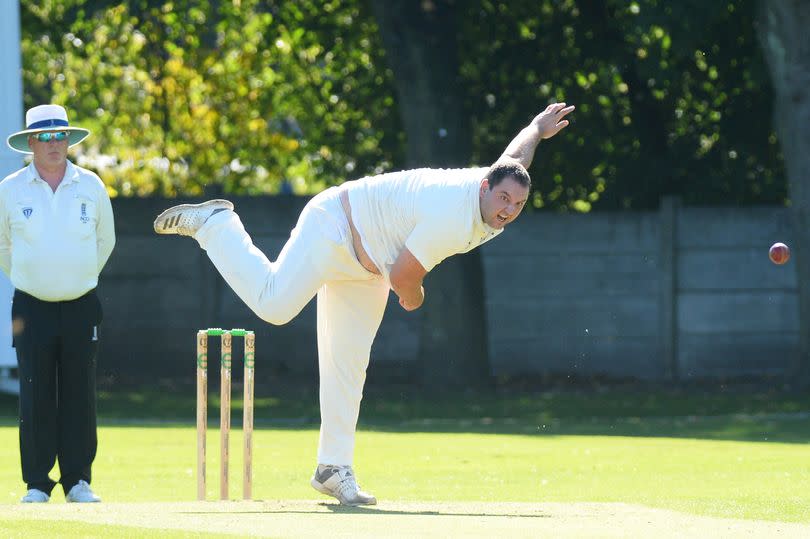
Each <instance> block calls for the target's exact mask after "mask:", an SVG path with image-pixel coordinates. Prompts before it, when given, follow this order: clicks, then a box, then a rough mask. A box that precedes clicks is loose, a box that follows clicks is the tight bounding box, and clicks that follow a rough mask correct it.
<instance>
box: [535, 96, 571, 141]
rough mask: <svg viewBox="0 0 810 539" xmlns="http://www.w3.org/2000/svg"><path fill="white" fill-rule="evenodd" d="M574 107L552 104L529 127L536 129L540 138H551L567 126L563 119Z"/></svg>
mask: <svg viewBox="0 0 810 539" xmlns="http://www.w3.org/2000/svg"><path fill="white" fill-rule="evenodd" d="M574 108H575V107H574V105H570V106H567V107H566V106H565V103H552V104H551V105H549V106H547V107H546V110H544V111H543V112H541V113H540V114H538V115H537V116H535V117H534V120H532V123H531V125H533V126H534V127H535V128H537V131H538V133H540V138H543V139H547V138H551V137H553V136H554V135H556V134H557V133H559V132H560V130H562V129H563V128H564V127H566V126H567V125H568V120H566V119H565V117H566V116H567V115H568V114H569V113H570V112H571V111H573V110H574Z"/></svg>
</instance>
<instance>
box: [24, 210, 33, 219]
mask: <svg viewBox="0 0 810 539" xmlns="http://www.w3.org/2000/svg"><path fill="white" fill-rule="evenodd" d="M22 212H23V215H25V218H26V219H28V218H29V217H31V214H32V213H34V209H33V208H23V209H22Z"/></svg>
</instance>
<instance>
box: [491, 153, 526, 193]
mask: <svg viewBox="0 0 810 539" xmlns="http://www.w3.org/2000/svg"><path fill="white" fill-rule="evenodd" d="M510 177H511V178H514V179H515V181H516V182H518V183H519V184H520V185H522V186H523V187H531V186H532V179H531V178H530V177H529V173H528V172H527V171H526V169H525V168H524V167H523V165H521V164H520V163H518V162H517V161H512V160H501V161H498V162H497V163H495V164H494V165H492V166H491V167H489V170H488V171H487V180H489V188H490V189H492V188H493V187H495V186H496V185H498V184H499V183H501V181H503V179H504V178H510Z"/></svg>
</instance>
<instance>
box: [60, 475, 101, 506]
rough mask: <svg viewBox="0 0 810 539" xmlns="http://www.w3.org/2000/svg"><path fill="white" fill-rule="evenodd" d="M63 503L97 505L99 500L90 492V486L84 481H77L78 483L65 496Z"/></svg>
mask: <svg viewBox="0 0 810 539" xmlns="http://www.w3.org/2000/svg"><path fill="white" fill-rule="evenodd" d="M65 501H66V502H68V503H98V502H100V501H101V498H99V497H98V496H96V495H95V494H94V493H93V491H92V490H90V485H88V484H87V482H86V481H84V480H82V479H79V482H78V483H76V484H75V485H73V488H72V489H70V491H69V492H68V493H67V496H65Z"/></svg>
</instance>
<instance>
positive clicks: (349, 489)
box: [335, 467, 360, 499]
mask: <svg viewBox="0 0 810 539" xmlns="http://www.w3.org/2000/svg"><path fill="white" fill-rule="evenodd" d="M337 474H338V478H339V479H340V481H339V482H338V484H337V485H336V486H335V489H336V490H337V491H338V494H340V495H341V496H342V497H344V498H347V499H352V498H355V497H356V496H357V493H358V491H359V490H360V485H358V484H357V481H356V480H355V478H354V474H353V473H352V469H351V468H348V467H346V468H339V469H338V471H337Z"/></svg>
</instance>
